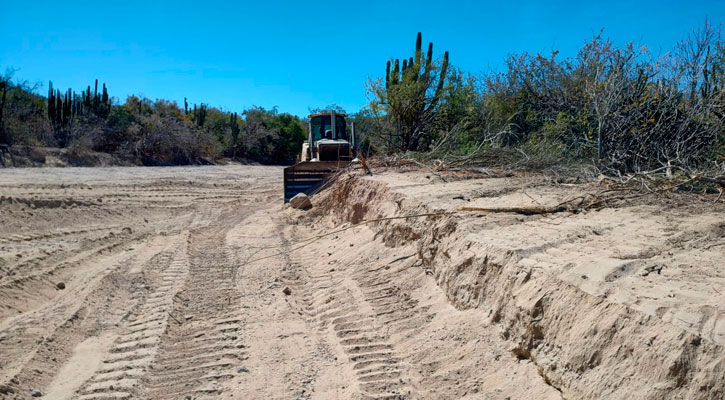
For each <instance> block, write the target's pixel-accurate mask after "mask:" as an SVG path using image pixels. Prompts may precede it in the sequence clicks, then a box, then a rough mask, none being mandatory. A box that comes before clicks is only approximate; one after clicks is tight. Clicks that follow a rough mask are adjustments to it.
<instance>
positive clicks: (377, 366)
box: [284, 246, 417, 399]
mask: <svg viewBox="0 0 725 400" xmlns="http://www.w3.org/2000/svg"><path fill="white" fill-rule="evenodd" d="M317 250H318V251H319V249H317ZM318 251H315V249H314V246H313V247H312V248H310V249H309V250H303V251H301V252H299V253H297V254H293V255H292V258H291V264H289V265H288V267H287V268H286V274H285V276H284V281H285V283H287V284H289V285H291V287H293V289H292V290H293V293H298V295H297V296H298V297H299V299H300V300H299V301H298V302H296V305H297V307H299V309H300V311H301V312H303V313H304V315H305V316H306V318H307V321H308V323H309V324H310V325H312V326H315V327H316V328H317V329H318V330H320V331H323V332H329V334H330V335H329V337H331V340H334V341H335V342H336V343H337V345H338V346H339V347H340V348H341V349H342V351H343V352H344V355H345V357H346V358H347V364H349V366H350V368H351V370H352V371H353V375H354V376H355V380H356V385H357V387H358V391H359V394H360V396H361V397H362V398H365V399H407V398H415V397H416V394H415V393H416V392H415V390H414V387H413V386H412V385H411V381H410V378H409V376H408V372H407V370H408V366H407V365H406V364H405V363H404V362H402V360H401V357H400V356H399V354H398V352H397V351H396V348H395V346H394V344H393V343H392V341H391V340H390V337H389V331H390V328H391V326H392V325H394V324H399V323H402V322H405V321H407V320H409V319H411V318H413V317H414V314H415V313H416V312H417V311H416V310H413V308H414V307H415V301H413V300H411V299H409V298H406V296H405V295H404V294H402V292H401V290H400V288H399V287H397V286H396V285H395V284H394V283H392V282H391V281H389V280H386V279H378V278H376V277H374V276H367V275H366V273H365V272H355V273H353V274H346V273H340V272H338V271H336V269H335V268H329V266H328V268H326V269H327V271H325V269H324V268H320V267H318V268H315V265H320V264H321V260H320V252H318Z"/></svg>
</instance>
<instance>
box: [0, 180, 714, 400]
mask: <svg viewBox="0 0 725 400" xmlns="http://www.w3.org/2000/svg"><path fill="white" fill-rule="evenodd" d="M281 178H282V171H281V169H280V168H276V167H251V166H225V167H189V168H185V167H184V168H82V169H80V168H59V169H54V168H44V169H8V170H2V171H0V226H2V231H0V398H8V399H14V398H19V399H24V398H32V397H33V396H34V395H35V396H38V397H41V398H49V399H123V398H145V399H201V398H235V399H252V398H254V399H269V398H273V399H290V398H292V399H311V398H315V399H318V398H319V399H337V398H351V399H402V398H426V399H451V398H471V399H473V398H476V399H502V400H503V399H560V398H569V399H571V398H622V397H625V396H630V397H632V398H712V399H715V398H721V397H717V396H719V395H720V394H722V392H721V391H720V390H722V386H723V384H722V382H720V384H718V382H719V380H720V378H721V374H723V373H724V372H723V371H725V361H724V358H723V357H724V356H723V352H722V345H723V344H725V337H723V335H724V334H725V322H723V321H724V320H723V312H724V308H725V307H724V306H723V304H725V297H723V293H725V271H723V265H722V262H721V260H722V256H723V251H724V247H725V246H724V245H725V234H724V231H725V227H724V226H723V218H722V216H723V210H722V209H716V208H712V207H711V208H709V209H708V208H705V207H701V206H700V204H699V203H695V201H696V200H694V197H693V198H688V199H685V200H678V201H679V202H680V203H682V204H679V203H678V204H664V205H663V204H635V205H631V206H629V207H620V208H616V209H611V210H610V209H606V210H602V211H598V212H591V213H585V214H577V215H574V216H572V215H555V216H549V217H540V216H526V217H522V216H517V215H495V216H484V217H481V216H480V215H467V214H460V213H458V214H456V215H452V216H446V217H432V218H412V219H407V218H405V219H395V220H389V221H385V222H382V221H381V222H377V223H362V224H361V222H366V221H370V220H372V219H376V218H380V217H394V216H398V217H399V216H401V215H410V214H411V213H429V212H431V211H436V210H437V211H440V210H448V211H450V210H454V209H455V208H456V207H459V206H460V205H462V204H463V203H464V202H465V205H475V206H489V205H491V204H508V205H512V204H530V203H531V202H532V201H533V202H534V203H546V202H554V201H560V200H561V199H562V198H565V197H566V196H569V195H571V194H572V191H581V190H586V188H582V187H575V188H572V187H549V186H542V185H538V186H535V187H531V185H528V183H530V182H527V181H526V180H522V179H517V178H507V179H506V180H497V179H477V180H466V181H458V182H451V183H444V182H441V181H437V180H436V179H431V176H430V175H426V174H425V173H422V174H421V173H410V174H404V175H402V174H396V173H388V174H381V175H376V176H375V177H373V178H366V179H359V178H354V177H351V178H350V179H347V178H346V180H345V181H344V182H341V183H340V184H337V185H335V186H334V187H333V188H332V190H328V191H326V192H324V193H322V194H321V195H320V196H316V197H315V198H314V199H313V201H314V202H315V205H316V206H315V208H313V209H312V210H310V211H299V210H292V209H289V208H284V207H282V205H281V186H282V185H281ZM527 185H528V186H527ZM454 197H456V199H454ZM459 197H462V198H459ZM693 210H694V211H696V212H693ZM484 259H485V261H484ZM653 266H654V267H655V268H652V267H653ZM660 267H661V268H660ZM494 272H495V273H494ZM625 314H626V315H627V316H626V317H623V315H625ZM527 318H528V319H527ZM531 321H534V322H531ZM607 324H613V325H614V326H616V329H615V330H614V331H612V329H611V328H607V327H606V326H605V325H607ZM645 329H646V332H645V331H643V330H645ZM652 332H654V333H652ZM620 335H621V337H620ZM648 340H649V342H647V341H648ZM693 343H694V344H693ZM688 346H689V347H688ZM693 346H694V347H693ZM690 347H693V349H690ZM624 353H626V354H624ZM593 354H594V355H593ZM623 354H624V355H623ZM658 364H661V368H660V369H662V371H663V372H661V373H660V371H659V370H658V369H657V368H658V367H652V368H651V369H650V370H649V371H647V372H646V373H645V372H643V371H641V370H642V369H643V368H646V367H648V366H649V365H653V366H655V365H658ZM672 365H674V367H673V366H672ZM673 368H674V369H673ZM703 388H704V389H703Z"/></svg>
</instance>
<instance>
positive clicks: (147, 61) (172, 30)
mask: <svg viewBox="0 0 725 400" xmlns="http://www.w3.org/2000/svg"><path fill="white" fill-rule="evenodd" d="M580 3H588V4H585V5H581V4H580ZM705 17H709V19H710V21H711V22H712V23H713V24H714V25H719V24H720V23H722V22H725V1H698V0H690V1H687V2H684V1H666V0H661V1H634V0H630V1H598V2H579V1H515V2H507V1H500V0H499V1H460V2H455V1H453V2H440V1H416V2H402V1H401V2H396V1H357V2H345V1H335V2H294V1H259V0H257V1H253V2H248V3H247V2H244V1H240V2H228V3H227V2H220V1H212V0H207V1H198V0H197V1H190V2H187V1H168V2H167V1H155V0H147V1H144V2H137V1H120V2H99V1H92V2H74V1H64V2H61V1H53V2H45V1H34V2H25V1H11V0H3V5H2V13H1V14H0V72H2V70H5V69H6V68H8V67H12V68H15V69H16V70H17V71H16V73H15V77H16V78H19V79H24V80H28V81H30V82H39V83H41V85H42V86H41V88H40V89H39V91H40V92H41V93H45V90H47V81H48V80H49V79H50V80H52V81H53V84H54V86H55V87H57V88H61V89H65V88H69V87H70V88H73V89H74V90H77V91H79V90H81V89H82V88H85V87H86V86H87V85H88V84H91V83H92V82H93V80H94V79H95V78H99V80H100V81H101V82H106V83H107V85H108V88H109V93H110V94H111V95H112V96H114V97H117V98H119V99H120V100H123V99H125V98H126V96H127V95H129V94H142V95H145V96H147V97H149V98H152V99H155V98H167V99H170V100H176V101H177V102H179V103H180V104H183V100H184V97H188V98H189V102H190V103H200V102H204V103H207V104H210V105H212V106H217V107H222V108H223V109H225V110H233V111H241V110H242V109H244V108H247V107H250V106H252V105H258V106H262V107H265V108H270V107H273V106H278V107H279V110H280V111H282V112H291V113H293V114H297V115H306V114H307V111H308V109H309V108H317V107H324V106H326V105H328V104H332V103H335V104H338V105H340V106H342V107H343V108H345V109H347V110H348V111H351V112H354V111H357V110H358V109H359V108H360V107H361V106H363V105H365V104H366V103H367V99H366V97H365V90H364V82H365V81H366V80H367V79H368V78H371V77H373V78H375V77H381V76H382V75H383V73H384V70H385V61H386V60H387V59H389V58H391V57H403V56H405V57H408V56H410V55H411V54H412V52H413V48H414V44H415V35H416V33H417V32H418V31H422V32H423V41H424V43H427V42H429V41H433V42H434V51H435V54H436V55H438V56H439V55H440V54H442V51H444V50H448V51H449V52H450V57H451V62H452V63H453V64H454V65H455V66H457V67H459V68H461V69H463V70H464V71H467V72H474V73H476V72H484V71H488V70H490V69H498V68H499V67H500V66H501V65H502V61H503V59H504V58H505V57H506V56H507V55H508V54H510V53H520V52H522V51H527V52H530V53H536V52H544V53H549V52H550V51H551V50H552V49H558V50H560V52H561V53H560V54H561V56H563V57H567V56H573V55H574V54H575V52H576V50H577V49H578V48H579V47H580V46H581V45H582V44H583V43H584V42H585V41H587V40H588V39H590V38H591V37H592V35H594V34H596V33H598V32H599V30H600V29H601V28H604V29H605V35H606V36H609V37H611V38H612V39H614V40H615V42H617V43H619V44H623V43H625V42H628V41H630V40H634V41H636V42H641V43H642V44H645V45H647V46H648V47H649V48H650V49H651V50H653V51H654V52H655V53H664V52H666V51H668V50H669V49H670V48H671V46H672V45H673V44H674V43H675V42H676V41H677V40H680V39H682V38H683V37H684V35H685V34H686V33H687V32H688V31H689V30H691V29H692V28H694V27H696V26H698V25H701V24H702V23H703V22H704V20H705Z"/></svg>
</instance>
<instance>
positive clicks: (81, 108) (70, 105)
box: [48, 79, 111, 147]
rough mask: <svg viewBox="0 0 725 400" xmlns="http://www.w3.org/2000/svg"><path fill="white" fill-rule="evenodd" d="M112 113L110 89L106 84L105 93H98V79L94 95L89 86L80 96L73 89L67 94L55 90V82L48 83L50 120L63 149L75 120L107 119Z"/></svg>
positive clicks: (104, 86)
mask: <svg viewBox="0 0 725 400" xmlns="http://www.w3.org/2000/svg"><path fill="white" fill-rule="evenodd" d="M110 112H111V99H110V97H109V96H108V89H106V84H105V83H104V84H103V92H102V93H98V79H96V83H95V88H94V91H93V93H91V86H90V85H88V88H87V89H86V90H84V91H82V92H81V94H80V95H79V94H77V93H75V92H74V91H73V90H71V89H68V91H66V92H65V93H61V91H60V90H53V82H52V81H50V82H48V120H49V121H50V125H51V126H52V127H53V132H54V134H55V136H56V139H57V140H58V144H59V145H60V146H61V147H63V146H65V145H66V144H67V141H68V139H69V135H70V129H71V124H72V123H73V120H74V119H75V118H77V117H79V116H91V115H93V116H96V117H100V118H106V117H108V114H110Z"/></svg>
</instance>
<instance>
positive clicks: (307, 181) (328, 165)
mask: <svg viewBox="0 0 725 400" xmlns="http://www.w3.org/2000/svg"><path fill="white" fill-rule="evenodd" d="M348 164H349V162H340V161H305V162H301V163H299V164H296V165H294V166H291V167H287V168H285V169H284V202H285V203H287V202H289V201H290V199H291V198H293V197H294V196H296V195H297V194H298V193H304V194H307V195H310V194H312V193H314V192H315V191H316V190H318V189H319V188H320V186H322V184H323V183H324V182H325V181H326V180H327V179H328V178H329V177H330V176H331V175H333V174H335V173H336V172H337V171H339V170H340V169H342V168H345V167H346V166H347V165H348Z"/></svg>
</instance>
